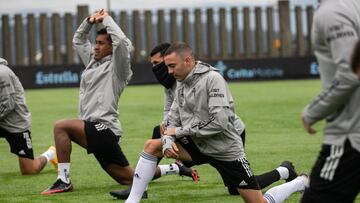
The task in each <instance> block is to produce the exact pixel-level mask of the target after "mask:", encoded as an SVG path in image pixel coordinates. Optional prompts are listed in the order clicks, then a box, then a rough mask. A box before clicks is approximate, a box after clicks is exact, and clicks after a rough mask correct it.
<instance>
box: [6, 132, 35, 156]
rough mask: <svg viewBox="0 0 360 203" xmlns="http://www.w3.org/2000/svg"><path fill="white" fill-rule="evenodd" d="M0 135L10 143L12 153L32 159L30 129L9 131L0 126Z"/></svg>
mask: <svg viewBox="0 0 360 203" xmlns="http://www.w3.org/2000/svg"><path fill="white" fill-rule="evenodd" d="M0 137H4V138H5V139H6V140H7V142H8V143H9V145H10V151H11V152H12V153H13V154H16V155H18V156H19V157H23V158H28V159H32V160H33V159H34V152H33V149H32V142H31V133H30V131H28V130H27V131H24V132H21V133H10V132H8V131H6V130H5V129H3V128H0Z"/></svg>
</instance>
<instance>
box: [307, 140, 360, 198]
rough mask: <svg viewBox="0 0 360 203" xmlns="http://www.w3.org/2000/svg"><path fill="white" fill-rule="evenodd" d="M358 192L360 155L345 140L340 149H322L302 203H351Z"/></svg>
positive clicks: (333, 146)
mask: <svg viewBox="0 0 360 203" xmlns="http://www.w3.org/2000/svg"><path fill="white" fill-rule="evenodd" d="M359 192H360V153H359V152H358V151H356V150H355V149H353V148H352V146H351V144H350V142H349V141H348V140H347V141H346V142H345V144H344V145H343V146H335V145H322V148H321V151H320V154H319V156H318V158H317V160H316V162H315V165H314V167H313V169H312V171H311V175H310V187H309V188H306V189H305V192H304V195H303V198H302V200H301V202H303V203H313V202H314V203H315V202H316V203H322V202H329V203H332V202H333V203H345V202H346V203H347V202H354V200H355V198H356V196H357V194H358V193H359Z"/></svg>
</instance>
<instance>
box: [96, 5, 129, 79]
mask: <svg viewBox="0 0 360 203" xmlns="http://www.w3.org/2000/svg"><path fill="white" fill-rule="evenodd" d="M102 24H103V25H104V27H105V29H106V31H107V33H108V34H110V36H111V39H112V46H113V55H112V57H113V63H114V72H115V74H116V75H117V76H118V77H119V79H120V81H121V82H122V83H124V85H126V84H127V83H128V82H129V80H130V79H131V76H132V71H131V58H130V53H131V51H132V50H133V46H132V43H131V41H130V40H129V39H128V38H127V37H126V36H125V34H124V32H123V31H122V30H121V29H120V27H119V26H118V25H117V24H116V23H115V22H114V20H113V19H112V18H111V17H110V16H109V15H108V14H107V13H106V12H105V14H104V17H103V20H102Z"/></svg>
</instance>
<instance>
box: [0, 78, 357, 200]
mask: <svg viewBox="0 0 360 203" xmlns="http://www.w3.org/2000/svg"><path fill="white" fill-rule="evenodd" d="M230 89H231V91H232V94H233V97H234V100H235V105H236V107H235V109H236V113H237V114H238V115H239V116H240V117H241V118H242V119H243V121H244V122H245V124H246V131H247V135H246V154H247V158H248V160H249V161H250V163H251V167H252V169H253V171H254V172H255V173H256V174H259V173H262V172H266V171H268V170H270V169H273V168H275V167H277V166H278V165H279V164H280V163H281V162H282V161H283V160H291V161H293V163H294V164H295V166H296V169H297V170H298V171H299V172H306V173H308V172H309V171H310V170H311V167H312V164H313V162H314V160H315V157H316V155H317V153H318V151H319V149H320V145H321V140H322V130H321V129H322V126H323V123H320V124H317V125H316V126H315V127H316V129H317V130H318V131H319V132H318V133H317V134H316V135H315V136H310V135H308V134H306V133H305V131H304V130H303V129H302V126H301V123H300V112H301V110H302V109H303V107H304V106H305V105H306V104H307V103H308V102H309V101H310V100H311V98H313V97H314V96H315V95H316V94H317V93H318V92H319V91H320V82H319V80H296V81H271V82H240V83H230ZM26 97H27V104H28V106H29V109H30V111H31V113H32V124H33V127H32V138H33V146H34V153H35V155H36V156H37V155H39V154H40V153H42V152H43V151H44V150H46V149H47V148H48V146H49V145H53V143H54V141H53V132H52V128H53V124H54V122H55V121H56V120H59V119H63V118H76V117H77V112H78V89H77V88H68V89H46V90H27V91H26ZM119 105H120V120H121V123H122V126H123V129H124V135H123V138H122V143H121V147H122V149H123V150H124V152H125V154H126V156H127V157H128V159H129V161H130V164H131V166H133V167H135V166H136V163H137V160H138V157H139V153H140V152H141V150H142V147H143V144H144V141H145V140H147V139H149V138H150V137H151V134H152V129H153V127H154V126H155V125H157V124H158V123H159V122H160V120H161V118H162V105H163V90H162V87H161V86H160V85H147V86H130V87H127V88H126V89H125V91H124V93H123V95H122V96H121V98H120V104H119ZM72 146H73V148H72V156H71V170H70V172H71V179H72V182H73V184H74V192H72V193H64V194H56V195H51V196H42V195H40V192H41V191H42V190H44V189H45V188H46V187H48V186H49V185H50V184H51V183H53V182H54V181H55V179H56V176H57V175H56V171H55V170H54V168H53V167H52V165H51V164H49V165H48V166H46V167H45V169H44V170H43V171H42V172H41V173H40V174H39V175H35V176H21V175H20V173H19V168H18V161H17V157H16V156H15V155H13V154H10V152H9V146H8V143H7V142H6V141H5V139H0V157H1V158H0V202H80V201H82V202H114V201H115V200H114V199H113V198H112V197H111V196H110V195H109V194H108V192H109V191H110V190H114V189H123V188H126V187H125V186H120V185H118V184H117V183H116V182H115V181H113V180H112V179H111V178H110V177H109V176H108V175H107V174H106V173H105V172H104V171H102V169H101V167H100V165H99V164H98V163H97V162H96V160H95V158H94V157H93V155H87V153H86V151H85V150H84V149H82V148H81V147H79V146H78V145H76V144H73V145H72ZM170 162H172V160H168V159H166V160H163V161H162V162H161V163H170ZM196 169H197V170H198V171H199V173H200V182H198V183H193V182H192V181H191V180H190V179H189V178H184V177H179V176H167V177H163V178H161V179H158V180H156V181H154V182H152V183H151V184H150V186H149V189H148V192H149V199H147V200H144V202H166V201H167V202H204V203H205V202H206V203H208V202H222V203H225V202H242V200H241V199H240V197H236V196H230V195H228V194H227V190H226V188H225V187H224V186H223V183H222V180H221V178H220V176H219V175H218V174H217V172H216V171H215V169H213V168H212V167H210V166H209V165H203V166H197V167H196ZM280 182H281V183H282V182H283V181H280ZM264 191H266V189H265V190H264ZM299 199H300V194H295V195H293V196H291V197H290V198H289V199H288V200H287V202H299ZM358 200H360V199H359V198H358Z"/></svg>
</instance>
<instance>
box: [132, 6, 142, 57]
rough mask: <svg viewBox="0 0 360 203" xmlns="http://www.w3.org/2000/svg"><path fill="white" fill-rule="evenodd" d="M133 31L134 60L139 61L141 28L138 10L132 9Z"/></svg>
mask: <svg viewBox="0 0 360 203" xmlns="http://www.w3.org/2000/svg"><path fill="white" fill-rule="evenodd" d="M132 16H133V17H132V19H133V32H134V46H135V61H136V62H139V61H141V29H140V12H139V11H138V10H134V11H133V13H132Z"/></svg>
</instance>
